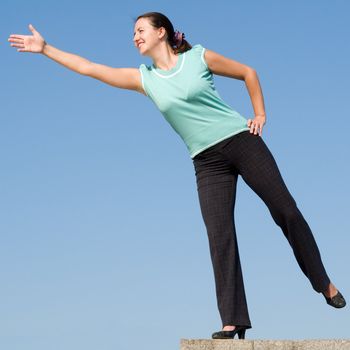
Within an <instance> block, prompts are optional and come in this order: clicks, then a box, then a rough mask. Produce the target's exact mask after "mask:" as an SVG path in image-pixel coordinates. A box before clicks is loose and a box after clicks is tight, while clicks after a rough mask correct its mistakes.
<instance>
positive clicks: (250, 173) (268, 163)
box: [220, 131, 330, 292]
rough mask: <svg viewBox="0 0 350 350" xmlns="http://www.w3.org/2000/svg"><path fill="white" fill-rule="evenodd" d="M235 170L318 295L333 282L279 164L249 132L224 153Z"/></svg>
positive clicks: (264, 145)
mask: <svg viewBox="0 0 350 350" xmlns="http://www.w3.org/2000/svg"><path fill="white" fill-rule="evenodd" d="M220 152H221V154H222V155H223V156H224V157H226V159H227V161H228V162H229V164H230V165H231V166H232V167H235V168H236V169H238V172H239V174H240V175H241V176H242V178H243V179H244V181H245V182H246V183H247V184H248V186H249V187H251V188H252V189H253V190H254V192H255V193H256V194H257V195H258V196H259V197H260V198H261V199H262V200H263V201H264V202H265V204H266V205H267V207H268V209H269V211H270V213H271V215H272V217H273V219H274V221H275V222H276V224H277V225H278V226H280V227H281V229H282V231H283V233H284V235H285V237H286V238H287V240H288V242H289V244H290V245H291V247H292V249H293V252H294V255H295V257H296V260H297V262H298V264H299V266H300V268H301V270H302V271H303V273H304V274H305V275H306V276H307V278H308V279H309V280H310V282H311V285H312V287H313V288H314V290H315V291H317V292H323V291H325V290H326V289H327V288H328V286H329V283H330V279H329V277H328V276H327V273H326V271H325V268H324V266H323V263H322V260H321V256H320V252H319V250H318V247H317V244H316V242H315V239H314V236H313V234H312V232H311V229H310V227H309V225H308V224H307V222H306V221H305V219H304V217H303V215H302V214H301V212H300V211H299V209H298V208H297V205H296V202H295V200H294V199H293V197H292V195H291V194H290V193H289V191H288V189H287V187H286V185H285V183H284V181H283V179H282V176H281V174H280V171H279V169H278V167H277V164H276V161H275V159H274V158H273V156H272V154H271V152H270V150H269V149H268V147H267V146H266V144H265V142H264V141H263V139H262V138H261V137H260V136H259V135H254V134H251V133H250V132H249V131H246V132H242V133H240V134H238V135H235V136H234V137H233V138H231V140H230V142H228V143H226V144H225V145H224V147H222V148H221V150H220Z"/></svg>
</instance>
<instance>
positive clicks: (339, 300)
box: [323, 291, 346, 309]
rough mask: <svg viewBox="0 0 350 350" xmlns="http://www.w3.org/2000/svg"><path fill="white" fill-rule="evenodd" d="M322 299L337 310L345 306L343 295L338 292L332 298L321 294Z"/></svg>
mask: <svg viewBox="0 0 350 350" xmlns="http://www.w3.org/2000/svg"><path fill="white" fill-rule="evenodd" d="M323 296H324V298H325V299H326V302H327V304H328V305H331V306H333V307H335V308H337V309H340V308H342V307H344V306H345V305H346V301H345V299H344V297H343V295H342V294H341V293H340V292H339V291H338V293H337V294H336V295H335V296H334V297H332V298H328V297H326V296H325V295H324V294H323Z"/></svg>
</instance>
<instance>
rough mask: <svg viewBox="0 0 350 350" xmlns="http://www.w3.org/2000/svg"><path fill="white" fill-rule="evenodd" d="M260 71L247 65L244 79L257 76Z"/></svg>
mask: <svg viewBox="0 0 350 350" xmlns="http://www.w3.org/2000/svg"><path fill="white" fill-rule="evenodd" d="M257 76H258V73H257V72H256V70H255V69H254V68H252V67H249V66H247V68H246V71H245V74H244V80H247V79H250V78H253V79H254V78H257Z"/></svg>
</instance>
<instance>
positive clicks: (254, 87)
mask: <svg viewBox="0 0 350 350" xmlns="http://www.w3.org/2000/svg"><path fill="white" fill-rule="evenodd" d="M204 57H205V60H206V62H207V65H208V68H209V69H210V71H212V72H213V73H214V74H218V75H222V76H225V77H230V78H234V79H238V80H243V81H244V82H245V84H246V87H247V90H248V93H249V96H250V99H251V101H252V105H253V109H254V114H255V116H264V117H265V106H264V98H263V93H262V89H261V86H260V83H259V78H258V74H257V72H256V71H255V69H253V68H252V67H249V66H247V65H245V64H242V63H240V62H237V61H234V60H232V59H230V58H227V57H225V56H222V55H220V54H218V53H216V52H214V51H211V50H205V55H204Z"/></svg>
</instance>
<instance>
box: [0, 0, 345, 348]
mask: <svg viewBox="0 0 350 350" xmlns="http://www.w3.org/2000/svg"><path fill="white" fill-rule="evenodd" d="M146 11H159V12H163V13H164V14H166V15H167V16H168V17H169V18H170V19H171V20H172V21H173V24H174V26H175V28H176V29H179V30H181V31H183V32H185V35H186V38H187V39H188V41H189V42H190V43H191V44H192V45H194V44H196V43H200V44H202V45H203V46H204V47H206V48H209V49H211V50H214V51H216V52H219V53H221V54H223V55H225V56H227V57H230V58H232V59H235V60H237V61H239V62H242V63H245V64H247V65H250V66H251V67H253V68H255V69H256V71H257V72H258V75H259V79H260V83H261V85H262V89H263V94H264V98H265V105H266V113H267V123H266V125H265V129H264V134H263V138H264V140H265V142H266V143H267V144H268V146H269V148H270V150H271V151H272V153H273V155H274V157H275V159H276V161H277V163H278V166H279V168H280V171H281V173H282V175H283V177H284V180H285V182H286V184H287V186H288V188H289V190H290V192H291V193H292V195H293V196H294V198H295V200H296V201H297V204H298V207H299V208H300V209H301V211H302V213H303V215H304V217H305V218H306V220H307V222H308V223H309V225H310V227H311V229H312V231H313V233H314V235H315V238H316V241H317V243H318V246H319V249H320V251H321V255H322V258H323V261H324V264H325V266H326V269H327V272H328V274H329V276H330V277H331V279H332V281H333V282H334V283H335V285H336V286H337V287H338V288H339V289H340V290H341V291H342V293H343V294H344V296H345V297H347V299H348V302H350V281H349V277H348V275H349V272H348V268H349V266H350V261H349V256H350V254H349V246H350V235H349V233H350V224H349V195H350V191H349V178H350V166H349V150H350V137H349V129H348V128H349V103H348V101H349V99H350V90H349V81H350V68H349V67H350V66H349V62H350V49H349V45H348V42H349V36H350V27H349V16H348V15H349V13H350V4H349V2H348V1H346V0H343V1H340V0H333V1H320V0H317V1H316V0H310V1H307V2H306V1H301V0H298V1H283V2H282V1H269V0H268V1H215V2H212V1H204V2H203V1H200V2H199V1H191V2H190V1H183V0H180V1H174V2H171V3H167V2H165V1H147V2H146V1H128V2H126V3H125V2H123V3H122V2H117V1H106V0H100V1H90V2H85V1H82V0H78V1H74V2H71V1H68V0H60V1H39V0H32V1H24V0H23V1H18V0H11V1H10V0H2V1H1V4H0V14H1V21H0V32H1V33H0V35H1V38H2V43H1V45H0V50H1V66H0V70H1V95H0V96H1V104H0V159H1V171H0V216H1V219H0V233H1V236H0V237H1V242H0V273H1V288H0V297H1V303H0V305H1V307H0V347H1V348H3V349H6V350H14V349H16V350H23V349H26V350H41V349H43V350H44V349H45V350H47V349H50V350H59V349H65V350H71V349H72V350H73V349H84V350H93V349H99V350H102V349H103V350H109V349H123V350H129V349H130V350H131V349H142V350H151V349H152V350H164V349H167V350H176V349H179V341H180V338H192V339H199V338H207V339H208V338H210V337H211V333H212V332H214V331H217V330H219V329H221V320H220V317H219V313H218V310H217V307H216V298H215V287H214V277H213V271H212V266H211V261H210V255H209V247H208V241H207V236H206V231H205V226H204V223H203V221H202V217H201V213H200V207H199V202H198V197H197V190H196V184H195V174H194V169H193V164H192V160H191V159H190V157H189V154H188V151H187V149H186V147H185V144H184V143H183V142H182V140H181V139H180V138H179V136H178V135H177V134H176V133H175V132H174V131H173V130H172V129H171V127H170V125H169V124H167V122H166V121H165V119H164V118H163V116H162V115H161V114H160V112H159V111H158V110H157V109H156V107H155V105H154V104H153V103H152V102H151V101H150V100H149V99H148V98H147V97H145V96H143V95H141V94H138V93H136V92H133V91H129V90H121V89H117V88H113V87H111V86H109V85H106V84H103V83H101V82H99V81H97V80H94V79H91V78H88V77H85V76H81V75H78V74H76V73H74V72H72V71H70V70H68V69H66V68H64V67H63V66H60V65H58V64H57V63H55V62H54V61H51V60H49V59H48V58H46V57H44V56H41V55H36V54H31V53H18V52H17V51H16V49H14V48H12V47H10V45H9V43H8V42H7V38H8V36H9V35H10V34H13V33H20V34H30V31H29V29H28V24H29V23H32V24H33V25H34V27H35V28H36V29H37V30H38V31H39V32H40V33H41V34H42V35H43V36H44V38H45V39H46V41H47V42H48V43H50V44H51V45H53V46H56V47H58V48H60V49H62V50H64V51H68V52H72V53H76V54H79V55H81V56H83V57H86V58H88V59H89V60H91V61H94V62H98V63H103V64H107V65H110V66H114V67H138V66H139V65H140V64H141V63H150V61H149V58H148V57H143V56H140V55H139V53H138V51H137V49H136V48H135V47H134V46H133V43H132V33H133V24H134V23H133V19H134V18H135V17H137V15H139V14H141V13H144V12H146ZM214 79H215V82H216V86H217V89H218V91H219V93H220V95H221V96H222V98H223V99H224V100H225V101H226V102H227V103H229V104H230V105H231V106H232V107H233V108H234V109H235V110H237V111H238V112H239V113H241V114H242V115H243V116H245V117H247V118H248V117H250V116H251V115H252V112H253V110H252V106H251V103H250V99H249V95H248V93H247V90H246V88H245V85H244V83H243V82H241V81H238V80H234V79H229V78H224V77H219V76H215V78H214ZM235 214H236V226H237V231H238V232H237V233H238V242H239V247H240V254H241V262H242V268H243V274H244V281H245V287H246V293H247V299H248V306H249V311H250V317H251V321H252V326H253V328H252V329H251V330H249V331H248V332H247V338H248V339H312V338H322V339H330V338H349V324H350V317H349V310H350V305H349V306H348V307H346V308H344V309H341V310H336V309H334V308H331V307H330V306H328V305H327V304H326V303H325V300H324V299H323V297H322V295H321V294H317V293H316V292H314V291H313V289H312V288H311V284H310V283H309V281H308V280H307V279H306V277H305V276H304V275H303V274H302V272H301V270H300V269H299V267H298V265H297V263H296V260H295V258H294V256H293V254H292V251H291V248H290V247H289V245H288V243H287V240H286V239H285V238H284V236H283V234H282V231H281V230H280V228H279V227H278V226H276V224H275V223H274V221H273V219H272V217H271V216H270V213H269V211H268V209H267V207H266V206H265V204H264V203H263V202H262V201H261V199H260V198H259V197H258V196H257V195H256V194H255V193H254V192H253V191H252V190H251V189H250V188H249V187H248V186H247V185H246V184H245V183H244V181H243V180H242V179H241V178H240V179H239V182H238V191H237V202H236V211H235Z"/></svg>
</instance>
